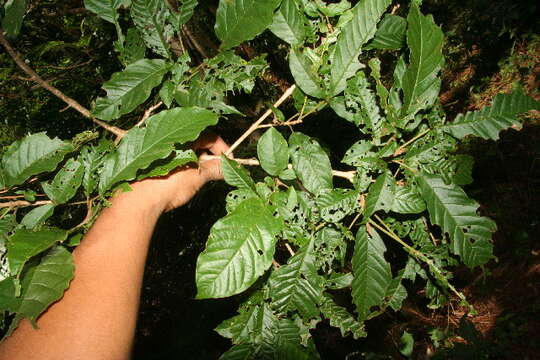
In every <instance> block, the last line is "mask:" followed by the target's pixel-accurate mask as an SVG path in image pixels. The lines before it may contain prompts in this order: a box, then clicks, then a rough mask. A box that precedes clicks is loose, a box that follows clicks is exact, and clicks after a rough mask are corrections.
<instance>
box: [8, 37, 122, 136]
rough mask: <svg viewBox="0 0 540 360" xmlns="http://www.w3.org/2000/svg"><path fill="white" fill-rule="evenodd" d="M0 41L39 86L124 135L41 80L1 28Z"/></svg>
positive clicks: (116, 133) (118, 129) (119, 133)
mask: <svg viewBox="0 0 540 360" xmlns="http://www.w3.org/2000/svg"><path fill="white" fill-rule="evenodd" d="M0 43H1V44H2V45H3V46H4V48H5V49H6V51H7V52H8V54H9V56H11V58H12V59H13V61H15V64H17V66H18V67H20V68H21V69H22V70H23V71H24V72H25V73H27V74H28V75H30V79H31V80H32V81H34V82H36V83H37V84H38V85H39V86H41V87H42V88H44V89H46V90H48V91H49V92H51V93H52V94H53V95H55V96H56V97H58V98H59V99H60V100H62V101H63V102H65V103H66V104H68V105H69V106H70V107H71V108H73V109H75V110H77V111H78V112H79V113H81V114H82V116H84V117H85V118H88V119H90V120H92V121H93V122H94V123H96V124H97V125H99V126H101V127H102V128H104V129H105V130H107V131H110V132H111V133H113V134H115V135H116V136H124V134H125V133H126V131H125V130H122V129H120V128H117V127H116V126H112V125H109V124H107V123H105V122H103V121H101V120H98V119H96V118H94V117H92V115H91V113H90V110H88V109H87V108H85V107H84V106H82V105H81V104H79V103H78V102H77V101H76V100H74V99H72V98H70V97H69V96H66V95H65V94H64V93H62V92H61V91H60V90H58V89H57V88H55V87H54V86H52V85H51V84H49V83H48V82H46V81H45V80H43V79H42V78H41V77H40V76H39V75H38V74H37V73H36V72H35V71H34V70H32V68H30V67H29V66H28V65H26V63H25V62H24V61H23V60H22V59H21V57H20V55H19V54H18V53H17V51H15V49H14V48H13V47H12V46H11V44H10V43H9V42H8V41H7V39H6V38H5V36H4V32H3V30H0Z"/></svg>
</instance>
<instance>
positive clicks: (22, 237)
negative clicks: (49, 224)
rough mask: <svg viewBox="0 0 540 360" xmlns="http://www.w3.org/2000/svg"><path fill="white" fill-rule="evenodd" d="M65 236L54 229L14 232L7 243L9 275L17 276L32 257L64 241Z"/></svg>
mask: <svg viewBox="0 0 540 360" xmlns="http://www.w3.org/2000/svg"><path fill="white" fill-rule="evenodd" d="M67 235H68V233H67V231H65V230H60V229H56V228H51V229H43V230H39V231H31V230H26V229H19V230H17V231H15V233H14V234H13V235H11V237H10V238H9V240H8V243H7V257H8V260H9V268H10V270H11V273H12V274H13V275H18V274H19V273H20V272H21V271H22V269H23V267H24V264H25V263H26V262H27V261H28V260H29V259H30V258H31V257H32V256H36V255H38V254H40V253H41V252H43V251H45V250H47V249H48V248H50V247H51V246H53V245H54V244H55V243H57V242H62V241H64V240H66V238H67Z"/></svg>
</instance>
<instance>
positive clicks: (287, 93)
mask: <svg viewBox="0 0 540 360" xmlns="http://www.w3.org/2000/svg"><path fill="white" fill-rule="evenodd" d="M294 89H296V85H292V86H291V87H289V88H288V89H287V90H286V91H285V92H284V93H283V95H282V96H281V97H280V98H279V99H278V101H276V103H275V104H274V107H275V108H277V107H279V106H280V105H281V104H283V102H284V101H285V100H287V99H288V98H289V96H291V95H292V93H293V91H294ZM272 113H273V111H272V109H271V108H270V109H268V110H266V112H265V113H264V114H263V115H262V116H261V117H260V118H259V119H258V120H257V121H255V122H254V123H253V124H252V125H251V126H250V127H249V129H247V130H246V132H245V133H243V134H242V136H240V137H239V138H238V140H236V141H235V143H234V144H232V145H231V147H230V148H229V150H227V152H226V153H225V155H227V156H228V155H230V154H231V153H232V152H233V151H234V150H235V149H236V148H237V147H238V146H239V145H240V144H241V143H242V142H243V141H244V140H246V138H247V137H248V136H249V135H251V133H252V132H254V131H255V130H257V128H258V127H259V125H261V123H262V122H263V121H264V120H266V118H267V117H269V116H270V115H272Z"/></svg>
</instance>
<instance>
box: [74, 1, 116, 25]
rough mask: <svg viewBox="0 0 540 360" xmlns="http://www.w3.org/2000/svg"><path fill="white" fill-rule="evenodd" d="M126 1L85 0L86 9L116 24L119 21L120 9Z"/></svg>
mask: <svg viewBox="0 0 540 360" xmlns="http://www.w3.org/2000/svg"><path fill="white" fill-rule="evenodd" d="M123 3H124V0H84V7H85V8H86V9H87V10H90V11H91V12H93V13H94V14H96V15H97V16H98V17H100V18H102V19H103V20H105V21H108V22H110V23H113V24H115V23H116V22H117V21H118V12H117V11H118V9H119V8H120V6H122V4H123Z"/></svg>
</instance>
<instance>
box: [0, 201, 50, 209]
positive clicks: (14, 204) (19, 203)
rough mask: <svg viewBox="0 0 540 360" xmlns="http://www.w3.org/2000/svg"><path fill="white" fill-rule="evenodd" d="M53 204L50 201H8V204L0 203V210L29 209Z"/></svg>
mask: <svg viewBox="0 0 540 360" xmlns="http://www.w3.org/2000/svg"><path fill="white" fill-rule="evenodd" d="M52 203H53V202H52V201H51V200H41V201H36V202H30V201H25V200H17V201H8V202H0V209H3V208H14V207H29V206H41V205H47V204H52Z"/></svg>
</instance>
